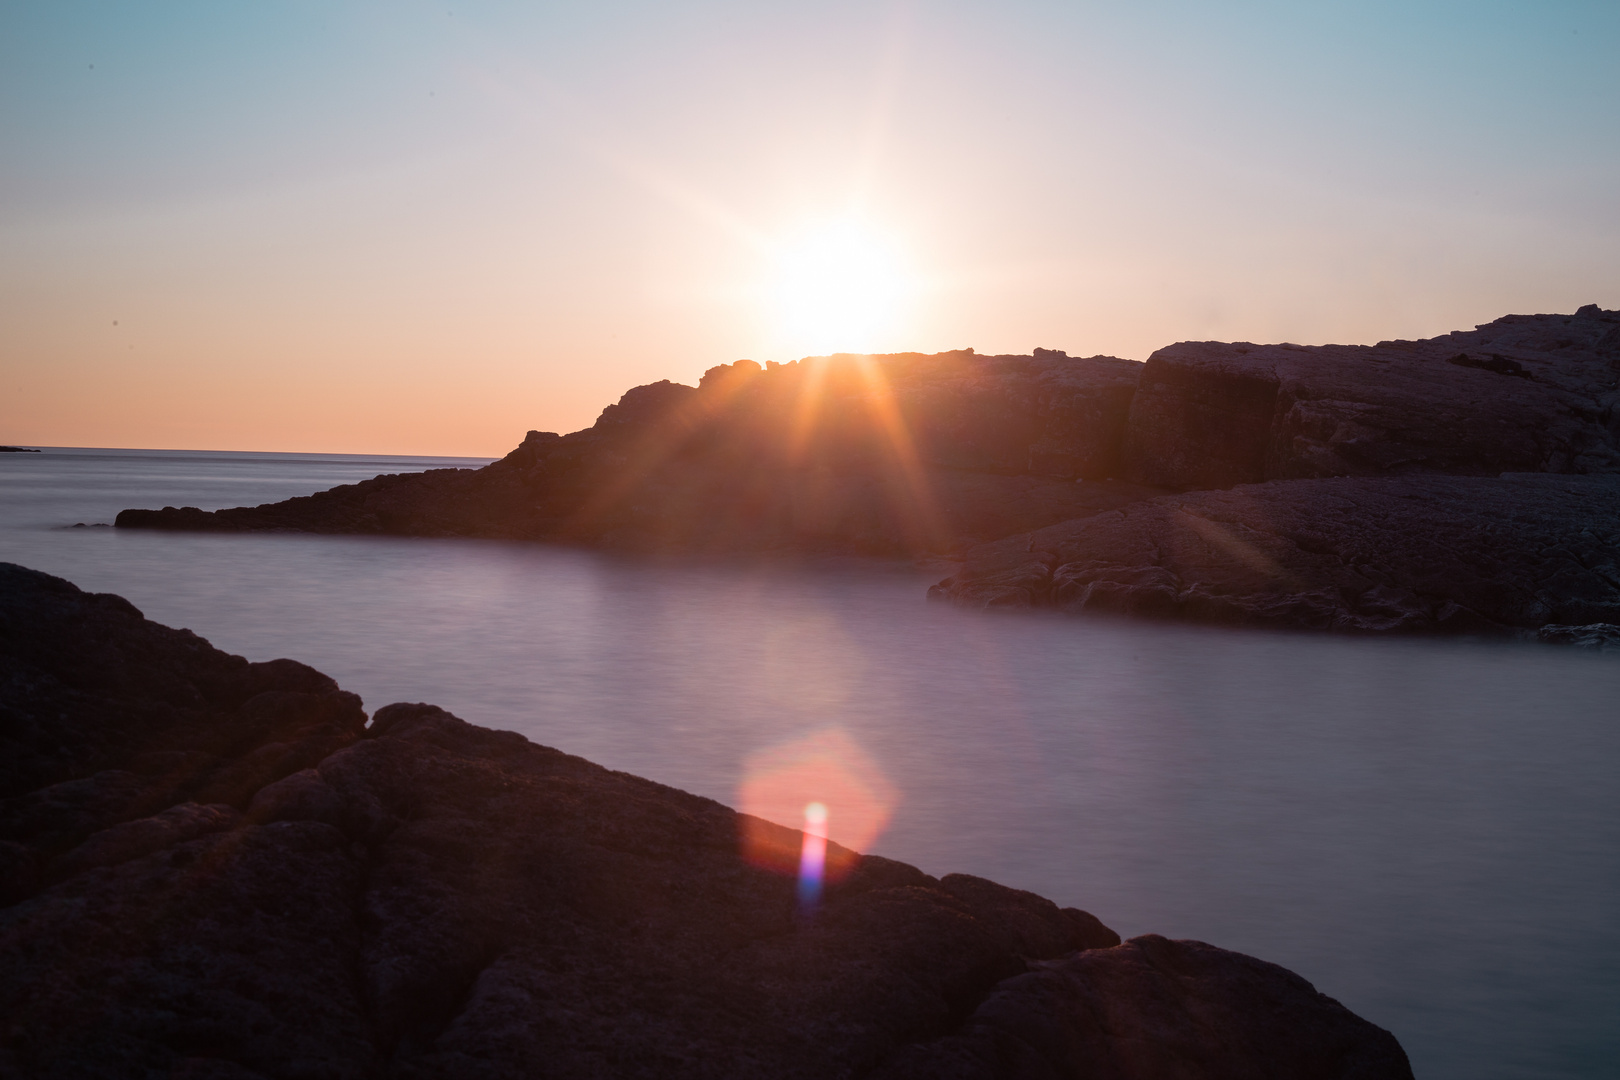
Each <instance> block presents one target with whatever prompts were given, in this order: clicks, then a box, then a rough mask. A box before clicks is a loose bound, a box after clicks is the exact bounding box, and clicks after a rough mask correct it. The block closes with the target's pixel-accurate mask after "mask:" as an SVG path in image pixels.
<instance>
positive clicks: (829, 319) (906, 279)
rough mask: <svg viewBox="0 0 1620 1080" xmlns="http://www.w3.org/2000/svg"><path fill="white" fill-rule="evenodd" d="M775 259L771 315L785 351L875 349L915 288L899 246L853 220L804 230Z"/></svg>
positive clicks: (890, 331)
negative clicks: (785, 346) (786, 349)
mask: <svg viewBox="0 0 1620 1080" xmlns="http://www.w3.org/2000/svg"><path fill="white" fill-rule="evenodd" d="M775 262H776V267H775V271H776V273H775V281H774V282H773V285H772V288H771V296H770V299H771V302H772V306H773V307H774V309H775V310H774V312H773V318H774V321H775V323H776V331H777V333H778V335H780V337H781V338H782V339H783V340H784V343H785V344H786V345H787V346H788V348H789V349H790V350H798V351H800V352H812V353H814V352H868V351H874V350H876V349H878V348H880V347H881V346H882V344H883V342H884V338H885V337H886V336H887V335H889V334H891V333H893V332H894V330H895V329H896V328H897V327H898V325H899V322H900V319H901V317H902V316H903V314H904V309H905V307H906V305H907V302H908V301H909V300H910V298H911V295H912V293H913V291H914V285H913V280H912V277H911V274H910V272H909V271H908V269H907V268H906V266H905V262H904V260H903V259H902V258H901V255H900V252H899V249H898V248H897V246H896V245H895V244H894V243H893V242H892V241H890V240H889V239H888V238H887V237H885V236H883V235H882V234H881V233H879V232H877V231H875V230H873V229H871V228H869V227H867V226H865V225H862V224H860V223H858V222H852V221H841V222H832V223H828V224H824V225H821V226H819V227H816V228H813V229H807V230H805V231H803V232H801V233H800V234H798V235H797V236H794V237H792V238H791V239H790V240H788V241H787V242H786V243H784V244H783V245H782V246H781V247H780V248H779V249H778V251H777V253H776V259H775Z"/></svg>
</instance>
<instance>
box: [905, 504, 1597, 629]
mask: <svg viewBox="0 0 1620 1080" xmlns="http://www.w3.org/2000/svg"><path fill="white" fill-rule="evenodd" d="M930 596H931V597H933V598H935V599H943V600H952V601H955V602H958V603H963V604H968V605H972V606H978V607H998V606H1012V607H1031V606H1040V607H1057V608H1062V609H1065V610H1069V611H1099V612H1104V611H1106V612H1118V613H1123V614H1131V615H1147V616H1156V617H1178V618H1186V619H1195V620H1198V621H1201V622H1215V623H1225V624H1229V625H1249V626H1279V627H1285V626H1286V627H1301V628H1307V629H1317V630H1340V631H1352V632H1362V633H1365V632H1385V631H1394V632H1434V631H1457V632H1473V633H1478V632H1490V631H1503V630H1510V629H1523V630H1532V629H1536V628H1538V627H1543V626H1547V625H1548V624H1557V625H1561V626H1564V627H1565V629H1566V630H1567V629H1570V628H1571V627H1585V626H1587V625H1589V624H1594V623H1611V622H1620V476H1560V475H1548V474H1545V473H1519V474H1510V475H1507V476H1504V477H1501V478H1484V477H1462V476H1401V477H1357V478H1336V479H1326V480H1277V481H1273V482H1271V483H1268V484H1245V485H1241V486H1239V487H1235V488H1232V489H1230V490H1226V491H1197V492H1188V493H1186V494H1182V495H1166V496H1161V497H1159V498H1156V499H1150V500H1147V501H1145V502H1139V503H1134V504H1132V505H1130V506H1127V507H1124V508H1123V509H1120V510H1114V511H1110V512H1108V513H1103V514H1098V515H1095V516H1093V517H1089V518H1085V519H1082V520H1079V521H1071V522H1064V523H1062V524H1059V525H1053V526H1049V527H1047V528H1045V529H1041V530H1039V531H1036V532H1034V533H1030V534H1027V535H1023V536H1016V537H1009V538H1007V539H1005V540H1002V541H1000V542H998V543H995V544H988V545H985V546H983V547H980V548H978V549H975V550H974V551H973V552H972V553H971V555H970V557H969V559H968V561H967V563H966V564H965V566H964V567H963V569H962V570H961V571H960V572H959V573H958V574H956V575H955V576H953V577H951V578H947V579H946V580H945V581H942V582H940V583H939V584H938V585H935V586H934V587H933V588H932V589H931V590H930ZM1589 633H1590V632H1589ZM1543 640H1550V641H1557V640H1559V639H1558V638H1555V637H1550V636H1544V637H1543Z"/></svg>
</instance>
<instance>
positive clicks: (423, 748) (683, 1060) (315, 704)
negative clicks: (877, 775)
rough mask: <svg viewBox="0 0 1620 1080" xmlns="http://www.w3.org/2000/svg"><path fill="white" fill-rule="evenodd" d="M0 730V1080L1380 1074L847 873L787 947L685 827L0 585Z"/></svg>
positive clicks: (987, 913)
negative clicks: (101, 1079) (102, 1079)
mask: <svg viewBox="0 0 1620 1080" xmlns="http://www.w3.org/2000/svg"><path fill="white" fill-rule="evenodd" d="M0 718H3V721H4V723H3V725H0V767H3V770H4V771H3V772H0V889H3V895H0V942H3V943H4V947H3V948H0V1075H5V1076H8V1077H42V1078H43V1077H50V1078H55V1077H62V1078H68V1077H72V1078H85V1077H90V1078H94V1077H109V1078H111V1077H118V1078H130V1077H154V1078H156V1077H174V1076H186V1077H211V1078H221V1080H224V1078H243V1080H247V1078H252V1077H317V1076H318V1077H356V1078H360V1077H401V1078H403V1077H418V1078H425V1077H530V1076H540V1075H544V1076H555V1077H599V1076H614V1077H659V1078H665V1077H688V1076H689V1077H739V1078H742V1077H748V1078H752V1077H759V1076H773V1077H807V1078H810V1077H815V1078H829V1077H892V1078H905V1077H923V1076H928V1077H936V1076H947V1075H948V1076H955V1077H963V1078H973V1077H985V1078H992V1077H1075V1078H1082V1077H1085V1078H1091V1077H1118V1078H1137V1077H1140V1078H1143V1080H1147V1078H1157V1077H1164V1076H1180V1075H1188V1076H1191V1075H1198V1076H1227V1075H1231V1076H1238V1075H1242V1076H1277V1077H1283V1076H1289V1077H1292V1076H1313V1077H1343V1078H1347V1080H1348V1078H1352V1077H1354V1078H1358V1080H1359V1078H1366V1080H1372V1078H1384V1077H1389V1078H1403V1077H1410V1076H1411V1071H1410V1068H1409V1067H1408V1065H1407V1062H1406V1058H1405V1055H1404V1054H1403V1053H1402V1051H1401V1049H1400V1046H1399V1044H1398V1043H1397V1042H1396V1041H1395V1039H1394V1037H1393V1036H1391V1035H1390V1034H1389V1033H1388V1032H1385V1031H1383V1030H1381V1029H1379V1028H1377V1027H1374V1026H1373V1025H1371V1024H1368V1023H1367V1022H1365V1021H1363V1020H1361V1019H1359V1018H1357V1017H1356V1016H1354V1015H1353V1014H1351V1013H1350V1012H1348V1011H1347V1010H1346V1009H1344V1008H1343V1007H1342V1006H1341V1005H1339V1004H1338V1003H1337V1002H1335V1001H1333V1000H1332V999H1330V998H1327V997H1325V996H1323V995H1322V994H1320V993H1318V992H1316V991H1315V990H1314V989H1313V988H1312V987H1311V986H1310V985H1309V984H1308V983H1306V982H1305V981H1304V980H1302V979H1300V978H1299V977H1298V976H1295V975H1293V974H1291V973H1289V972H1287V971H1284V970H1283V969H1281V968H1278V967H1275V966H1273V965H1271V964H1266V963H1264V962H1262V961H1259V960H1255V959H1253V958H1250V957H1246V956H1242V955H1240V954H1237V953H1230V952H1226V951H1224V950H1221V949H1217V948H1214V947H1212V946H1209V945H1204V944H1201V943H1198V942H1172V941H1166V940H1164V939H1163V938H1159V937H1153V936H1149V937H1143V938H1136V939H1134V940H1132V941H1129V942H1125V943H1123V944H1121V943H1120V941H1119V937H1118V936H1117V935H1116V934H1114V933H1113V932H1112V931H1110V930H1108V929H1107V928H1106V927H1104V926H1103V925H1102V924H1101V923H1099V922H1098V921H1097V920H1096V919H1095V918H1093V917H1092V916H1090V915H1088V914H1086V913H1085V912H1082V911H1078V910H1074V909H1060V908H1058V907H1057V906H1056V905H1054V904H1052V903H1050V902H1048V901H1046V900H1043V899H1041V898H1040V897H1037V896H1034V895H1032V894H1029V893H1024V892H1018V891H1016V890H1013V889H1008V888H1004V887H1002V886H1000V885H996V884H994V883H992V882H989V881H985V880H983V879H979V878H973V877H968V876H964V875H948V876H946V877H944V878H938V879H936V878H933V877H930V876H928V875H926V874H924V873H922V872H921V871H919V870H917V869H915V868H913V867H910V866H906V865H904V864H902V863H898V862H894V861H891V860H888V859H883V858H877V857H873V856H866V857H857V856H854V855H853V854H852V853H841V854H843V855H844V856H845V857H846V858H847V859H848V860H849V861H851V862H853V864H854V868H853V870H852V872H850V873H849V874H848V876H847V877H845V878H843V879H842V880H841V881H838V882H837V883H835V884H833V885H831V886H830V887H829V891H828V892H827V894H826V896H825V898H824V902H823V904H822V906H821V907H820V908H819V909H818V910H816V911H815V912H813V913H810V914H806V913H804V912H802V911H801V910H800V909H799V908H798V906H797V901H796V897H795V890H794V883H793V880H792V879H791V878H790V877H786V876H783V875H781V874H779V873H776V872H773V871H772V870H771V869H770V868H768V867H764V866H760V865H754V864H752V863H750V862H748V861H746V860H745V859H744V858H743V857H742V854H741V853H740V851H739V847H738V838H739V834H740V830H739V825H740V824H741V823H742V820H743V819H742V818H741V816H740V815H738V814H735V813H734V812H732V811H731V810H729V809H727V808H726V807H724V806H721V805H720V804H718V803H716V802H713V801H711V800H709V799H703V798H698V797H696V796H693V795H688V794H686V793H684V792H680V791H676V790H674V789H671V788H667V787H663V786H661V785H659V784H655V783H652V782H650V781H647V780H642V779H639V778H637V777H634V776H628V775H625V774H623V773H615V772H610V771H608V770H606V769H603V768H600V767H598V766H596V765H592V764H591V763H590V762H587V761H583V760H581V759H579V758H575V757H570V756H569V755H567V754H564V753H561V752H559V751H557V750H552V749H548V748H546V747H542V746H536V745H534V744H532V743H530V742H529V741H528V740H526V739H524V738H523V737H522V736H519V735H516V734H513V733H510V732H499V731H490V730H486V729H484V728H479V727H474V726H473V725H471V724H467V723H464V722H463V721H461V720H459V719H457V718H456V717H454V716H451V715H450V714H449V713H446V712H444V711H443V710H441V709H438V708H436V707H434V706H431V705H403V704H402V705H390V706H388V707H387V708H384V709H380V710H378V711H377V713H376V715H375V716H374V717H373V718H372V719H371V721H370V723H369V724H368V723H367V720H366V716H365V714H364V712H363V711H362V710H361V707H360V701H359V699H357V698H356V697H355V696H354V695H353V694H349V693H345V692H344V691H342V690H340V689H338V687H337V686H336V685H334V684H333V683H332V681H331V680H330V679H328V678H326V677H325V676H323V675H321V674H320V673H319V672H316V671H314V670H312V669H310V668H307V667H305V666H303V665H301V664H297V663H294V662H293V661H290V660H276V661H271V662H270V663H261V664H250V663H248V662H247V661H246V660H243V659H242V658H241V657H237V656H230V655H227V654H225V653H221V652H219V651H217V650H215V649H213V648H212V647H211V646H209V645H208V643H207V642H206V641H204V640H202V639H201V638H199V637H197V636H196V635H194V634H192V633H191V632H189V631H186V630H171V629H169V628H167V627H163V626H159V625H156V624H154V623H151V622H148V621H146V620H145V619H144V618H142V616H141V614H140V612H139V611H137V610H136V609H135V608H134V607H132V606H131V605H130V604H129V603H127V602H126V601H124V600H122V599H120V598H119V597H116V596H108V595H95V594H86V593H83V592H80V591H79V590H78V589H76V588H75V587H74V586H72V585H71V584H69V583H68V582H65V581H62V580H60V579H58V578H53V577H50V576H48V575H45V574H40V573H37V572H35V571H31V570H26V569H23V568H22V567H18V566H14V565H10V564H0ZM750 824H751V829H750V831H751V834H753V835H757V834H758V831H759V830H760V829H761V828H763V829H765V830H767V831H769V830H772V829H775V831H776V832H777V833H779V834H780V840H781V842H782V844H783V845H784V847H785V848H786V849H787V850H797V846H798V842H799V839H800V838H799V835H798V834H797V833H794V832H791V831H790V830H787V829H780V828H777V827H775V826H768V825H764V824H763V823H759V822H757V821H752V820H750ZM835 854H839V853H835Z"/></svg>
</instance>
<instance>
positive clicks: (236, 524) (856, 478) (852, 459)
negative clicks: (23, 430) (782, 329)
mask: <svg viewBox="0 0 1620 1080" xmlns="http://www.w3.org/2000/svg"><path fill="white" fill-rule="evenodd" d="M1140 368H1141V365H1140V364H1137V363H1135V362H1133V361H1129V360H1118V359H1114V358H1112V357H1091V358H1088V359H1074V358H1070V357H1067V356H1064V355H1063V354H1061V353H1055V352H1050V351H1047V350H1041V352H1040V355H1038V356H1035V357H1029V356H977V355H974V354H973V353H971V352H954V353H941V354H938V355H934V356H925V355H921V354H916V353H902V354H895V355H890V356H873V357H855V356H835V357H821V358H816V359H810V360H804V361H800V362H798V363H794V364H772V365H769V366H768V367H766V368H763V369H762V368H760V366H759V365H758V364H755V363H753V362H752V361H749V360H742V361H738V362H737V363H736V364H731V365H722V366H720V367H716V368H712V369H710V370H709V371H708V372H707V373H706V374H705V375H704V376H703V378H702V380H701V382H700V384H699V386H698V387H696V388H693V387H689V386H682V385H679V384H676V383H670V382H659V383H653V384H650V385H648V386H638V387H636V388H635V389H633V390H630V391H629V392H627V393H626V394H625V395H624V396H623V397H622V398H621V399H620V400H619V402H618V403H617V404H615V405H610V406H608V407H607V408H606V409H605V410H603V412H602V415H601V416H600V417H599V418H598V420H597V422H596V423H595V424H594V425H593V426H592V427H590V428H588V429H586V430H584V431H577V432H574V433H573V434H571V435H557V434H554V433H551V432H538V431H535V432H530V433H529V434H528V436H527V437H526V438H525V439H524V441H523V443H522V444H521V445H519V446H518V448H517V449H515V450H514V451H512V453H510V454H508V455H507V456H506V457H505V458H503V459H502V460H500V461H498V462H495V463H494V464H492V465H490V466H488V467H486V468H484V469H481V470H476V471H474V470H457V469H438V470H432V471H429V472H425V473H413V474H408V475H390V476H379V477H377V478H376V479H374V480H368V481H365V482H364V483H360V484H352V485H345V486H343V487H338V488H333V489H332V490H330V491H324V492H320V493H318V494H316V495H312V496H307V497H301V498H296V499H289V500H287V501H285V502H280V503H274V504H269V505H266V506H259V507H237V508H234V509H227V510H220V511H217V512H212V513H210V512H207V511H203V510H200V509H198V508H196V507H179V508H176V507H165V508H164V509H162V510H126V511H124V512H123V513H121V514H119V515H118V519H117V524H118V525H119V527H121V528H151V529H176V530H188V531H225V532H232V531H249V530H251V531H275V530H297V531H306V532H332V533H392V534H403V535H413V536H490V537H501V538H507V539H526V540H561V541H572V542H583V543H590V544H601V545H608V546H613V547H621V548H635V549H643V550H673V551H684V552H707V551H713V552H756V551H810V552H837V553H843V552H855V553H861V554H875V555H925V554H938V553H941V552H948V551H954V550H957V549H960V548H962V547H963V546H965V545H968V544H972V543H976V542H979V541H983V540H988V539H993V538H995V537H997V536H1004V535H1006V534H1007V533H1008V532H1010V531H1013V530H1015V529H1020V528H1035V527H1038V526H1040V525H1046V524H1051V523H1053V522H1056V521H1062V520H1064V519H1066V518H1071V517H1075V516H1077V515H1080V514H1086V513H1094V512H1096V511H1098V510H1103V509H1109V508H1112V507H1115V506H1120V505H1124V504H1125V503H1127V502H1131V501H1134V500H1136V499H1140V498H1144V497H1147V496H1149V495H1154V494H1157V493H1158V491H1157V489H1146V488H1143V487H1141V486H1139V485H1132V484H1125V483H1121V482H1117V481H1115V480H1113V479H1112V477H1114V475H1115V474H1116V473H1117V472H1118V471H1119V467H1120V462H1119V448H1120V445H1121V440H1122V437H1123V432H1124V426H1125V417H1126V413H1127V411H1128V409H1129V407H1130V401H1131V395H1132V394H1133V393H1134V391H1135V386H1136V377H1137V372H1138V371H1139V370H1140ZM1076 481H1080V482H1079V483H1076Z"/></svg>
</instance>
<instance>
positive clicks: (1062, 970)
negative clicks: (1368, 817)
mask: <svg viewBox="0 0 1620 1080" xmlns="http://www.w3.org/2000/svg"><path fill="white" fill-rule="evenodd" d="M1336 1005H1337V1003H1336V1002H1334V1001H1333V1000H1332V999H1330V998H1327V997H1325V996H1323V995H1321V994H1319V993H1317V992H1316V991H1315V989H1314V988H1313V987H1312V986H1311V985H1310V984H1309V983H1307V982H1306V981H1305V980H1304V979H1301V978H1300V977H1299V976H1298V975H1295V974H1294V973H1292V972H1290V971H1287V970H1285V969H1283V968H1280V967H1278V966H1277V965H1275V964H1268V963H1266V962H1265V961H1264V960H1256V959H1254V958H1253V957H1251V956H1240V955H1237V954H1234V953H1229V952H1227V951H1225V950H1224V949H1217V948H1215V947H1213V946H1211V945H1206V944H1204V943H1203V942H1201V941H1168V940H1166V939H1165V938H1162V937H1159V936H1157V935H1154V934H1148V935H1144V936H1143V937H1139V938H1132V939H1131V940H1130V941H1128V942H1126V943H1125V944H1123V945H1121V946H1119V947H1118V948H1114V949H1097V950H1092V951H1090V952H1083V953H1080V954H1078V955H1076V956H1072V957H1068V958H1065V959H1062V960H1056V961H1051V962H1048V963H1042V964H1036V965H1034V967H1033V970H1031V971H1029V972H1027V973H1025V974H1023V975H1019V976H1016V977H1014V978H1011V979H1008V980H1007V981H1005V982H1003V983H1001V984H1000V985H998V986H997V987H996V988H995V990H994V991H992V992H991V993H990V995H989V996H988V997H987V998H986V999H985V1001H984V1002H983V1003H982V1004H981V1005H980V1006H979V1007H978V1008H977V1009H976V1010H975V1011H974V1013H973V1015H972V1016H971V1017H970V1018H969V1019H968V1021H967V1023H966V1024H964V1025H963V1026H962V1029H961V1030H960V1032H959V1033H957V1034H955V1035H951V1036H948V1037H946V1038H944V1039H939V1040H936V1041H934V1042H931V1043H928V1044H924V1045H921V1046H916V1047H910V1048H908V1049H907V1050H906V1051H904V1052H903V1053H902V1054H900V1055H899V1056H898V1057H897V1059H896V1060H895V1062H894V1063H892V1064H891V1065H890V1066H889V1067H888V1068H887V1069H885V1070H884V1071H883V1073H882V1075H883V1076H884V1077H885V1078H892V1080H902V1078H905V1080H913V1078H914V1080H925V1078H926V1080H935V1078H941V1077H955V1076H995V1077H1008V1078H1013V1077H1017V1078H1020V1080H1025V1078H1029V1080H1034V1078H1043V1080H1044V1078H1050V1080H1068V1078H1071V1077H1072V1078H1073V1080H1127V1078H1135V1077H1149V1076H1151V1077H1154V1078H1156V1080H1203V1078H1206V1077H1213V1076H1221V1077H1226V1076H1231V1077H1239V1076H1241V1077H1253V1078H1256V1080H1296V1078H1300V1077H1317V1076H1340V1077H1369V1078H1370V1077H1377V1076H1397V1075H1400V1074H1401V1073H1402V1072H1403V1071H1405V1070H1406V1069H1407V1064H1406V1055H1405V1054H1404V1053H1402V1052H1401V1051H1400V1049H1399V1047H1397V1046H1396V1045H1395V1044H1394V1043H1393V1042H1387V1043H1386V1042H1381V1041H1375V1040H1370V1039H1367V1038H1364V1037H1363V1034H1362V1031H1361V1029H1360V1027H1359V1025H1357V1024H1355V1023H1353V1022H1349V1015H1350V1014H1348V1013H1346V1012H1344V1011H1343V1010H1342V1009H1340V1008H1337V1007H1336ZM1211 1046H1219V1047H1220V1051H1219V1054H1218V1055H1217V1056H1216V1057H1213V1058H1212V1056H1211V1054H1210V1047H1211ZM1212 1060H1222V1061H1227V1062H1234V1063H1235V1062H1243V1063H1244V1064H1243V1065H1241V1066H1239V1067H1237V1068H1230V1067H1228V1068H1222V1067H1219V1066H1217V1067H1216V1068H1214V1069H1211V1067H1210V1066H1211V1062H1212Z"/></svg>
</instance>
